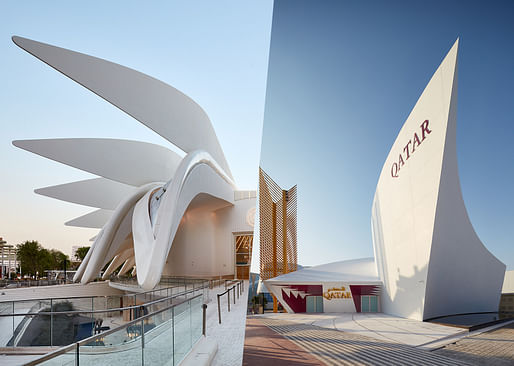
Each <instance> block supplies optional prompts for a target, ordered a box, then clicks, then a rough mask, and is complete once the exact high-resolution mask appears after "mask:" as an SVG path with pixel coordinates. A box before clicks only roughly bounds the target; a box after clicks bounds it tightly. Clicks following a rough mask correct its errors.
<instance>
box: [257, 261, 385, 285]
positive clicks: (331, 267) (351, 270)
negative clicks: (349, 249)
mask: <svg viewBox="0 0 514 366" xmlns="http://www.w3.org/2000/svg"><path fill="white" fill-rule="evenodd" d="M330 281H351V282H352V283H354V282H355V283H357V282H365V283H382V281H381V280H380V278H379V277H378V275H377V270H376V264H375V259H374V258H373V257H371V258H359V259H351V260H343V261H337V262H331V263H326V264H321V265H317V266H313V267H308V268H303V269H300V270H298V271H294V272H290V273H286V274H283V275H280V276H277V277H274V278H271V279H269V280H266V281H264V282H265V283H266V282H270V283H271V282H277V283H278V282H284V283H290V284H296V283H298V284H301V283H319V282H330Z"/></svg>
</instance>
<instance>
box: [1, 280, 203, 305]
mask: <svg viewBox="0 0 514 366" xmlns="http://www.w3.org/2000/svg"><path fill="white" fill-rule="evenodd" d="M195 282H200V281H197V280H195ZM175 287H178V286H171V287H163V288H160V289H155V290H149V291H145V292H132V293H129V294H124V295H91V296H66V297H42V298H37V299H25V300H3V301H2V300H0V304H4V303H12V302H26V301H43V300H65V299H96V298H102V297H112V296H120V297H123V296H132V295H145V294H148V293H150V292H157V291H164V290H169V289H170V288H175Z"/></svg>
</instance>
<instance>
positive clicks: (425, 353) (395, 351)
mask: <svg viewBox="0 0 514 366" xmlns="http://www.w3.org/2000/svg"><path fill="white" fill-rule="evenodd" d="M291 315H294V314H266V315H264V316H262V315H260V316H251V317H249V318H248V319H247V325H246V339H245V350H244V356H243V365H248V366H251V365H257V366H260V365H265V364H273V365H275V364H277V365H283V366H285V365H344V364H348V365H493V366H507V365H514V321H511V322H507V323H505V324H503V325H497V326H494V327H489V328H485V329H483V330H481V331H475V332H472V333H468V332H467V330H462V329H460V328H454V329H457V330H458V332H459V333H458V334H457V335H455V336H452V335H450V336H444V332H442V333H440V334H439V336H441V337H442V338H440V339H439V341H438V342H432V343H431V346H430V347H427V346H425V345H424V344H420V345H412V344H407V343H405V342H404V341H405V340H407V339H408V335H407V334H404V335H403V336H402V337H401V338H400V340H401V341H400V340H398V339H397V340H392V339H386V338H385V337H383V336H381V335H380V334H376V333H377V332H376V331H378V330H379V329H378V328H380V327H379V326H375V328H374V329H369V330H368V331H369V333H368V334H370V335H371V334H375V335H374V336H367V335H363V334H362V332H360V331H353V332H352V331H346V330H344V331H341V330H340V329H337V327H336V326H334V324H338V322H337V317H336V318H334V316H335V314H330V315H327V314H312V315H311V314H298V316H297V317H293V316H291ZM347 315H352V314H338V316H342V317H344V316H347ZM353 315H356V314H353ZM362 315H365V314H362ZM375 316H377V319H381V318H382V316H383V314H376V315H375ZM386 317H387V316H386ZM292 318H295V320H296V321H291V319H292ZM393 318H394V317H393ZM329 319H331V321H332V326H330V322H329V321H328V320H329ZM400 319H401V318H400ZM406 321H407V320H406ZM408 322H409V321H408ZM313 323H314V324H322V325H324V326H319V325H314V324H313ZM417 323H420V324H418V325H415V324H411V326H415V327H414V328H413V327H410V328H409V332H410V333H412V334H413V335H414V338H415V339H416V338H417V337H419V336H424V334H423V333H420V334H415V333H414V332H413V329H418V330H419V329H422V328H423V327H424V326H427V330H426V331H425V332H428V334H429V335H430V336H431V337H434V336H435V334H436V333H434V330H436V329H437V328H434V327H432V324H430V323H426V322H417ZM361 324H362V322H361ZM377 324H378V325H380V322H378V323H377ZM400 324H401V323H400ZM367 325H373V323H371V317H370V319H368V323H367ZM347 326H348V325H347ZM402 327H403V326H402ZM265 328H267V330H266V329H265ZM386 329H387V328H386ZM380 331H381V332H383V331H384V329H381V330H380ZM378 333H379V332H378ZM405 333H407V332H405ZM386 334H387V333H386ZM454 337H457V338H454ZM410 343H416V342H410ZM418 343H419V339H418ZM443 343H444V344H443ZM432 344H438V347H437V348H434V347H432Z"/></svg>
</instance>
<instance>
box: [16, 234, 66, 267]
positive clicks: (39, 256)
mask: <svg viewBox="0 0 514 366" xmlns="http://www.w3.org/2000/svg"><path fill="white" fill-rule="evenodd" d="M16 255H17V257H18V260H19V261H20V262H21V270H22V274H28V275H31V276H35V275H36V273H38V274H39V276H44V274H45V271H46V270H52V269H63V268H64V261H66V267H67V268H69V259H68V257H67V256H66V255H65V254H64V253H63V252H61V251H59V250H56V249H51V250H48V249H45V248H43V247H42V246H41V244H39V243H38V242H37V241H35V240H32V241H28V240H27V241H26V242H24V243H22V244H18V245H17V246H16Z"/></svg>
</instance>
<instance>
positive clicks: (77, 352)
mask: <svg viewBox="0 0 514 366" xmlns="http://www.w3.org/2000/svg"><path fill="white" fill-rule="evenodd" d="M75 345H76V346H77V347H76V348H75V366H79V362H80V357H79V356H80V352H79V347H80V345H79V342H77V343H75Z"/></svg>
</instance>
